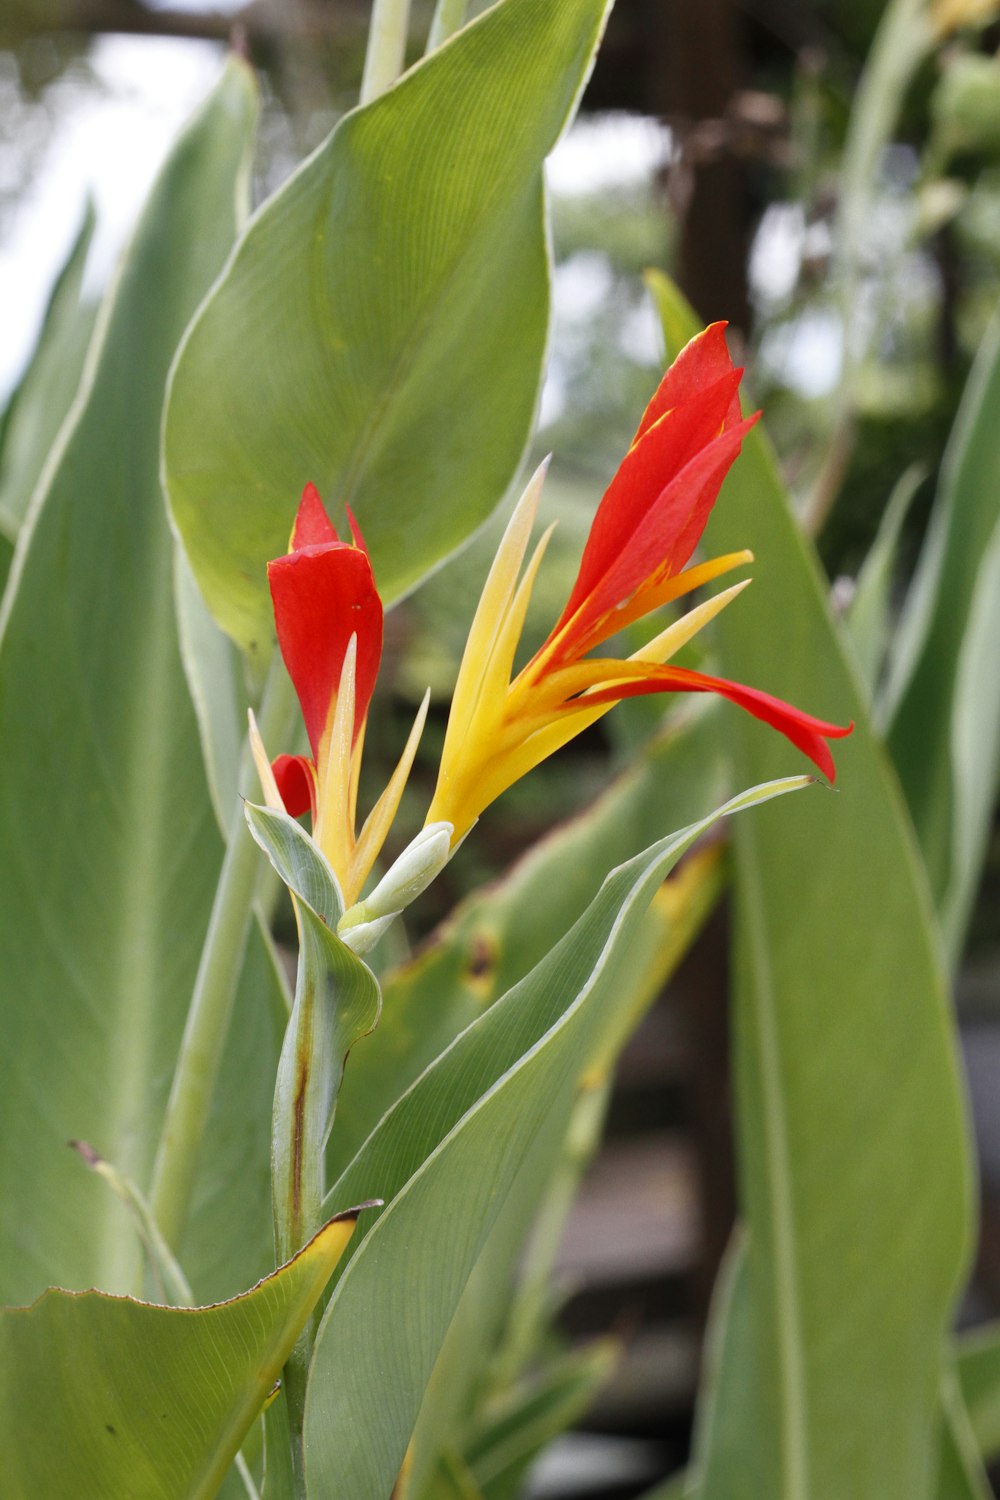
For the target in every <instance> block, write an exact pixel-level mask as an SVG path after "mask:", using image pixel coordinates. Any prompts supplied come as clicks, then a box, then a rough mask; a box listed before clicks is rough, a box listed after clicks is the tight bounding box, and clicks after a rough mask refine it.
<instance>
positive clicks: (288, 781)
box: [271, 755, 316, 818]
mask: <svg viewBox="0 0 1000 1500" xmlns="http://www.w3.org/2000/svg"><path fill="white" fill-rule="evenodd" d="M271 770H272V771H273V772H274V779H275V781H276V782H277V783H278V791H279V792H280V793H281V800H282V802H283V803H284V804H285V811H286V812H287V813H289V814H290V816H291V817H293V818H298V817H301V815H302V814H303V813H304V812H309V811H312V815H313V818H315V816H316V773H315V772H314V770H313V763H312V761H311V760H307V759H306V757H305V756H304V755H279V756H278V758H277V760H274V761H272V762H271Z"/></svg>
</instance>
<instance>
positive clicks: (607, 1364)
mask: <svg viewBox="0 0 1000 1500" xmlns="http://www.w3.org/2000/svg"><path fill="white" fill-rule="evenodd" d="M619 1354H620V1348H619V1345H618V1344H617V1342H615V1341H614V1340H611V1339H603V1340H601V1341H599V1342H598V1343H595V1344H591V1345H588V1346H587V1347H586V1348H584V1349H575V1350H573V1351H571V1352H570V1353H569V1354H565V1355H562V1356H561V1357H560V1358H559V1359H555V1360H552V1361H550V1363H549V1364H548V1366H547V1367H546V1368H544V1369H543V1370H542V1371H541V1372H540V1374H538V1375H537V1376H536V1377H535V1379H534V1380H531V1381H529V1382H526V1383H525V1384H524V1385H523V1386H521V1387H520V1388H518V1389H517V1390H515V1391H514V1392H512V1393H511V1394H510V1395H509V1396H508V1398H507V1399H506V1400H505V1401H504V1402H503V1403H501V1404H498V1406H497V1407H496V1408H495V1409H494V1410H492V1411H490V1412H488V1413H487V1414H486V1418H485V1419H483V1420H481V1421H480V1423H479V1424H478V1430H477V1431H476V1432H475V1433H474V1434H473V1435H471V1437H470V1439H469V1441H468V1444H467V1446H466V1449H465V1459H466V1462H467V1463H468V1465H469V1468H470V1469H471V1470H472V1473H473V1476H474V1477H475V1480H476V1482H477V1484H478V1485H479V1487H480V1489H481V1490H482V1492H483V1496H484V1500H515V1497H516V1496H517V1495H518V1494H520V1492H521V1486H522V1484H523V1482H524V1479H525V1477H526V1475H527V1471H528V1469H529V1468H530V1467H531V1465H532V1464H533V1463H534V1461H535V1459H536V1458H537V1457H538V1455H539V1454H540V1453H541V1452H542V1450H543V1449H544V1448H546V1447H547V1446H548V1444H549V1443H550V1442H552V1440H553V1439H554V1438H556V1437H558V1436H559V1434H560V1433H562V1432H565V1431H566V1429H567V1428H568V1427H571V1426H572V1425H573V1423H574V1422H577V1421H579V1419H580V1418H581V1417H582V1416H583V1415H584V1414H585V1413H586V1412H587V1411H588V1410H589V1408H590V1405H591V1403H592V1402H593V1400H594V1397H595V1396H596V1395H597V1393H598V1391H600V1390H601V1388H602V1387H603V1386H605V1385H606V1384H607V1382H608V1380H609V1378H610V1376H611V1374H612V1372H613V1370H614V1368H615V1365H616V1363H617V1362H618V1358H619Z"/></svg>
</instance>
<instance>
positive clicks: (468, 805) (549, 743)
mask: <svg viewBox="0 0 1000 1500" xmlns="http://www.w3.org/2000/svg"><path fill="white" fill-rule="evenodd" d="M724 330H725V325H724V324H722V323H716V324H713V325H712V326H711V327H710V328H707V329H706V330H705V331H704V332H703V333H701V334H699V335H698V337H697V338H695V339H692V340H691V342H690V343H689V344H688V345H687V347H686V348H685V349H684V350H682V352H681V354H680V355H679V356H678V358H677V359H676V361H675V362H674V364H673V365H672V366H671V367H670V369H669V370H668V371H667V373H666V375H665V376H664V377H663V380H662V382H661V383H660V386H659V388H658V390H657V391H656V393H655V395H654V396H653V399H652V400H651V401H650V403H649V406H648V407H647V408H646V411H645V413H644V415H643V418H642V421H641V422H640V424H639V429H638V431H637V432H636V435H635V438H634V439H633V442H632V446H631V447H630V448H629V451H628V453H627V454H626V455H625V458H624V459H623V461H622V463H621V466H620V467H619V469H618V472H617V473H616V475H615V477H614V478H613V479H612V481H611V484H610V485H609V487H608V489H607V491H606V493H605V495H604V498H603V499H602V501H601V504H600V506H599V507H598V510H597V514H596V515H595V517H594V522H593V525H592V526H591V529H590V535H589V537H588V539H587V544H586V546H585V548H584V553H583V558H582V560H581V563H580V570H579V572H578V574H577V578H576V582H575V584H574V585H573V589H572V591H571V593H570V596H569V599H568V600H567V602H566V607H565V609H564V610H563V612H562V614H561V615H560V617H559V619H558V620H557V621H556V624H555V626H554V627H553V629H552V630H551V632H550V633H549V635H548V637H547V639H546V640H545V641H544V643H543V644H542V645H541V646H540V647H539V649H538V651H536V652H535V655H534V656H533V657H532V658H531V660H530V661H529V662H528V663H527V665H526V666H525V667H524V668H523V669H522V670H521V671H520V672H519V673H518V674H517V675H516V676H514V677H513V678H512V672H513V664H514V656H515V653H516V651H517V647H518V644H519V641H520V637H521V631H522V629H523V626H524V620H525V615H526V612H527V608H528V601H529V598H530V596H531V590H532V586H533V584H534V580H535V576H536V574H537V572H538V568H539V565H540V563H541V560H542V556H543V554H544V551H545V547H546V544H547V542H548V539H549V537H550V535H551V531H552V528H551V527H550V528H549V530H548V531H547V532H546V533H545V535H544V536H543V537H542V539H541V541H540V542H539V544H538V546H537V547H536V549H535V552H534V554H533V556H532V558H531V560H530V562H529V563H528V566H527V568H526V569H525V570H524V573H523V576H521V570H522V565H523V562H524V558H525V555H526V552H527V548H528V542H529V540H530V537H531V530H532V526H533V523H534V519H535V512H536V510H537V506H538V499H539V494H540V491H541V486H542V480H543V478H544V466H543V468H542V469H540V470H539V471H538V473H537V474H536V475H535V476H534V478H533V479H532V481H531V482H530V484H529V485H528V488H527V489H526V491H525V493H524V495H523V496H522V498H521V500H520V502H519V503H518V506H517V508H516V510H515V511H514V514H513V516H512V517H511V521H510V524H509V526H508V527H507V531H506V533H505V535H504V538H503V541H502V542H501V544H500V549H499V551H498V553H497V556H496V559H495V561H494V563H493V567H492V569H491V570H490V574H489V577H488V578H487V580H486V585H485V588H484V590H483V594H482V598H481V599H480V602H479V607H478V609H477V611H476V615H475V619H474V620H473V623H472V628H471V631H470V633H469V639H468V643H467V645H466V648H465V654H464V656H463V658H462V664H461V667H460V668H459V674H458V681H457V683H456V686H455V695H454V699H453V702H452V708H451V714H450V717H449V721H448V729H447V733H446V736H445V744H444V751H443V754H442V758H441V769H440V773H439V777H438V783H437V789H436V791H435V794H434V799H433V802H432V804H431V808H430V811H429V813H428V823H431V822H449V823H451V824H452V825H453V827H454V834H453V839H454V841H455V842H457V841H458V839H460V838H461V837H463V835H464V834H465V833H466V831H467V830H468V829H469V827H470V826H471V825H472V823H474V822H475V820H476V818H477V817H478V816H479V814H480V813H481V812H482V810H483V808H485V807H487V806H488V805H489V804H490V803H491V802H493V801H494V800H495V799H496V798H497V797H498V796H499V795H500V794H501V792H503V791H505V790H506V788H507V787H509V786H511V785H512V783H513V782H515V781H517V780H519V779H520V777H522V776H523V775H525V773H526V772H527V771H529V770H531V769H532V767H534V766H536V765H538V764H539V762H540V761H542V760H544V759H545V758H546V757H547V756H549V755H551V754H552V753H553V751H555V750H558V749H559V748H560V747H561V746H562V745H564V744H566V742H567V741H568V740H571V739H572V738H573V737H574V736H575V735H577V734H579V733H580V732H581V730H583V729H585V728H587V726H588V725H590V724H593V723H594V722H595V720H597V719H599V718H600V717H601V715H602V714H605V713H606V712H607V711H608V709H609V708H611V707H612V705H613V704H615V703H616V702H618V701H619V700H620V699H622V698H627V697H632V696H635V695H636V694H641V693H661V692H666V693H680V692H693V693H717V694H719V695H720V696H721V697H723V698H728V699H729V700H730V702H732V703H736V704H738V705H739V707H741V708H743V709H746V711H747V712H748V713H751V714H753V715H754V717H756V718H758V719H762V720H764V722H765V723H767V724H770V725H772V726H773V727H774V728H775V729H777V730H779V731H780V732H781V733H782V734H784V735H785V736H786V737H787V738H788V739H789V740H791V742H792V743H793V744H794V745H796V746H797V747H798V748H799V749H800V750H802V751H803V752H804V753H805V754H806V755H808V756H809V758H810V759H811V760H812V761H813V762H814V763H815V764H816V765H817V766H818V767H819V769H820V770H821V771H823V772H824V773H825V774H826V775H827V776H829V777H830V779H831V780H832V779H833V777H834V764H833V757H832V755H831V754H830V749H829V746H828V745H827V743H826V741H827V740H828V739H832V738H838V737H840V736H842V735H845V734H848V733H850V727H848V728H842V727H840V726H838V725H836V724H827V723H824V722H823V721H822V720H820V719H815V718H813V717H812V716H811V715H809V714H806V713H803V712H802V711H801V710H800V709H797V708H793V707H792V706H791V705H790V704H788V703H783V702H782V701H781V700H780V699H778V698H773V697H771V696H770V694H768V693H763V692H760V691H759V690H758V689H756V688H750V687H744V686H742V685H741V684H740V683H735V682H728V681H726V680H725V679H724V678H720V677H710V676H707V675H706V674H705V673H702V672H696V671H692V670H690V669H688V668H685V667H671V666H667V665H666V663H667V662H668V661H669V659H670V657H671V656H673V655H674V653H675V652H676V651H678V650H679V649H680V647H681V646H683V645H684V644H685V643H686V642H687V641H689V640H690V639H691V637H692V636H694V635H695V634H696V633H697V632H698V631H699V630H700V629H701V628H702V626H703V625H705V624H707V622H708V621H709V620H710V619H712V617H713V616H714V615H717V614H718V613H719V611H720V610H722V609H724V608H725V607H726V605H727V604H729V603H731V602H732V600H733V599H734V598H735V597H736V595H737V594H738V593H740V592H741V590H742V589H744V588H745V587H746V584H747V583H748V582H749V580H744V581H743V582H742V583H737V584H735V585H733V586H732V587H730V588H728V589H725V590H723V591H722V592H721V593H718V594H716V595H714V596H713V597H712V598H709V599H707V600H705V601H704V602H703V603H701V604H698V605H697V606H696V607H695V608H693V609H691V610H689V611H688V613H687V614H685V615H683V616H682V617H681V618H680V619H678V620H676V621H675V622H674V623H673V624H671V625H669V626H668V627H667V628H666V629H665V630H664V631H662V632H661V633H660V634H659V635H658V636H656V637H655V639H654V640H652V641H650V643H649V644H648V645H647V646H644V647H643V648H642V649H641V650H640V651H637V652H635V654H634V655H632V656H630V657H629V658H628V659H627V660H625V661H622V660H618V659H615V658H609V657H593V656H589V655H588V653H589V652H591V651H593V649H594V648H595V647H597V646H600V645H601V644H602V642H604V641H606V640H607V639H608V638H609V637H610V636H612V635H614V634H616V633H617V632H618V631H620V630H622V629H623V628H624V627H625V626H626V625H629V624H631V623H632V622H633V621H635V620H639V619H641V618H643V617H644V616H645V615H647V614H649V613H650V612H651V611H652V610H655V609H658V608H659V607H660V606H661V605H664V604H669V603H671V602H672V601H673V600H675V599H678V598H680V597H682V596H683V595H685V594H689V593H691V592H692V591H693V590H694V589H697V588H699V587H700V586H701V585H703V584H706V583H709V582H711V581H712V580H713V579H715V578H718V577H719V576H721V575H722V574H724V573H728V572H730V571H731V570H732V569H734V568H736V567H739V566H740V565H742V564H744V563H748V562H751V561H752V560H753V558H752V554H751V553H749V552H746V551H743V552H733V553H729V554H727V555H726V556H724V557H717V558H713V559H712V560H710V561H707V562H702V563H698V564H695V565H694V566H689V563H690V559H691V556H692V554H693V552H694V550H695V548H696V547H697V545H698V542H699V540H700V539H701V535H702V532H703V531H704V528H705V525H706V523H707V521H708V517H709V514H710V512H711V509H712V506H713V505H714V503H715V500H716V498H717V496H718V493H719V489H720V487H721V485H722V481H723V479H724V478H725V476H726V474H727V472H728V470H729V468H730V465H731V464H732V463H733V461H734V459H735V458H736V456H737V454H738V453H739V451H740V445H741V443H742V441H743V438H744V436H745V434H746V433H747V432H748V431H749V429H750V428H751V427H752V426H753V424H754V422H755V421H756V420H757V418H756V417H750V418H747V419H743V418H742V416H741V414H740V406H739V397H738V394H737V392H738V387H739V382H740V377H741V375H742V373H743V372H742V370H740V369H735V368H734V367H733V364H732V361H731V359H730V357H729V352H728V350H727V348H726V341H725V332H724Z"/></svg>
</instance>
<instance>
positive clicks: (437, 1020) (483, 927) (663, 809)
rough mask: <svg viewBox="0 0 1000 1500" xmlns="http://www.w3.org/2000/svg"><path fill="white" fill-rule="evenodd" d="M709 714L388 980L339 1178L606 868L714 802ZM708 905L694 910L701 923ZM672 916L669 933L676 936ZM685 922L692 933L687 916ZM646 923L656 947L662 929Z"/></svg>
mask: <svg viewBox="0 0 1000 1500" xmlns="http://www.w3.org/2000/svg"><path fill="white" fill-rule="evenodd" d="M708 707H709V712H707V713H706V712H700V711H695V712H690V713H686V714H684V715H683V716H682V717H680V718H679V719H678V720H677V721H676V722H673V723H671V725H670V726H669V727H668V728H667V729H666V730H665V731H664V733H663V734H662V735H661V736H660V737H658V738H657V739H656V740H654V741H652V742H651V743H650V744H649V745H648V746H647V747H646V748H645V749H644V750H643V751H642V753H641V754H640V755H639V756H638V757H637V759H636V761H635V762H634V764H633V766H632V767H631V768H630V769H629V770H627V771H625V772H623V773H622V774H621V775H620V776H619V777H618V778H617V779H616V780H615V781H614V782H613V783H612V785H611V786H610V788H609V789H608V791H607V792H606V793H605V794H604V795H603V796H602V797H601V798H599V799H598V801H597V802H596V803H595V804H594V805H593V806H592V807H591V808H589V809H588V810H587V811H585V812H583V813H581V814H580V815H579V816H577V817H575V818H573V819H571V820H570V821H569V822H568V823H567V824H565V825H564V826H563V827H562V828H560V829H558V830H556V831H555V832H554V833H553V834H550V835H549V836H548V837H547V838H546V839H544V840H543V841H542V842H541V843H539V844H538V845H536V846H535V848H534V849H533V850H532V851H531V853H530V854H528V855H527V856H526V857H525V858H524V859H523V860H521V861H520V862H519V863H518V864H517V865H516V866H515V867H514V869H513V870H512V871H511V872H510V874H509V875H507V876H506V877H505V878H504V880H503V881H501V882H500V883H499V885H496V886H494V887H492V888H491V889H489V890H486V891H483V892H477V893H476V894H475V895H473V896H471V897H470V898H469V899H468V900H466V901H464V902H463V903H462V904H461V905H460V906H459V907H458V908H457V909H456V911H455V912H454V913H453V914H452V916H451V917H450V918H449V919H448V920H447V922H446V923H445V924H444V926H443V927H442V928H441V929H440V931H439V932H438V933H437V934H436V935H435V936H434V938H433V939H432V940H431V942H430V943H429V944H428V945H427V946H426V947H425V948H424V949H423V951H422V952H421V954H420V956H419V957H418V958H417V959H415V960H414V961H413V962H411V963H408V964H405V965H404V966H403V967H402V968H400V969H398V970H396V971H394V972H392V973H390V974H389V975H388V976H387V977H386V979H385V981H384V985H383V989H384V993H385V1005H384V1009H383V1015H382V1020H381V1023H380V1025H379V1028H378V1030H377V1031H376V1032H375V1033H374V1034H373V1035H372V1036H370V1037H368V1038H367V1039H366V1041H365V1044H364V1046H363V1047H359V1048H358V1049H357V1051H356V1052H355V1053H354V1055H353V1056H352V1058H351V1065H350V1067H349V1068H348V1069H347V1072H346V1074H345V1077H344V1087H343V1090H342V1093H341V1099H340V1104H339V1106H338V1116H337V1129H336V1131H335V1132H334V1137H333V1141H332V1157H331V1164H332V1166H333V1167H334V1169H335V1170H338V1171H339V1170H340V1169H341V1168H342V1167H343V1166H344V1165H345V1164H346V1163H347V1161H349V1160H350V1158H351V1156H353V1154H354V1152H355V1151H356V1150H357V1149H358V1147H359V1146H360V1145H361V1143H362V1142H363V1141H364V1140H365V1138H366V1137H367V1136H368V1134H369V1133H370V1132H371V1131H372V1130H373V1129H374V1127H375V1125H376V1124H377V1122H378V1120H379V1119H380V1118H381V1116H382V1115H383V1114H384V1112H385V1111H386V1110H387V1109H388V1108H389V1106H390V1105H391V1104H393V1103H395V1101H396V1099H397V1098H398V1097H399V1095H400V1094H401V1093H402V1092H403V1090H404V1089H405V1088H406V1087H407V1086H408V1085H409V1084H410V1083H412V1081H413V1080H414V1079H415V1078H416V1077H417V1075H418V1074H419V1073H421V1072H422V1071H423V1069H424V1068H425V1067H427V1066H428V1064H429V1063H431V1062H432V1061H433V1060H434V1058H435V1057H437V1056H438V1054H439V1053H440V1052H441V1051H443V1049H444V1048H445V1047H446V1046H447V1045H448V1043H449V1042H450V1041H451V1040H452V1039H453V1037H455V1036H456V1035H457V1033H458V1032H459V1031H461V1030H462V1029H463V1028H464V1027H465V1026H467V1025H468V1024H469V1022H470V1021H473V1020H474V1019H475V1018H476V1017H477V1016H478V1015H480V1014H481V1013H482V1011H483V1010H485V1009H486V1008H487V1007H488V1006H489V1005H491V1004H492V1003H493V1001H494V1000H496V999H497V998H498V997H499V996H500V995H502V994H504V993H505V992H506V991H507V990H508V989H509V988H510V987H511V985H513V984H515V983H516V982H517V981H518V980H519V979H522V978H523V977H524V975H525V974H526V973H527V972H528V970H529V969H531V968H533V967H534V965H535V964H536V963H538V962H539V960H540V959H541V958H542V957H543V956H544V955H545V953H546V952H547V951H548V949H549V947H550V946H551V943H552V935H553V933H558V932H565V931H566V930H567V929H568V928H569V927H570V926H571V925H572V923H573V922H575V921H576V919H577V918H578V917H579V916H580V914H581V913H582V912H583V911H584V910H585V908H586V906H587V904H588V903H589V902H590V901H591V900H592V899H593V897H594V896H595V895H596V893H597V890H598V888H599V886H600V884H601V880H602V879H603V874H604V872H605V871H606V870H609V869H611V868H612V867H613V866H614V865H616V864H620V863H621V862H622V861H623V860H626V859H630V858H631V857H632V856H633V855H634V854H637V853H638V852H639V851H640V850H641V849H643V848H644V847H645V845H646V842H647V840H648V838H649V835H650V833H651V832H655V831H657V830H658V829H666V828H678V827H681V826H682V825H684V824H686V823H689V822H691V821H693V820H694V819H695V818H697V817H699V816H700V815H701V814H703V813H704V811H705V809H706V808H707V807H712V806H713V805H716V804H717V803H718V802H719V801H720V800H721V798H722V797H723V796H724V795H725V792H726V789H727V787H726V775H725V766H724V762H723V759H722V757H721V755H720V752H719V740H718V733H717V731H716V730H715V729H714V728H713V725H712V722H711V719H712V713H711V706H708ZM458 858H459V859H461V858H462V855H461V853H459V855H458ZM713 899H714V896H709V897H708V898H707V899H706V902H705V903H704V904H703V905H702V906H701V908H700V911H701V917H702V918H703V917H704V916H705V915H707V910H708V909H710V905H711V901H712V900H713ZM679 915H680V914H679V913H675V914H674V916H675V920H674V928H675V931H680V930H681V929H683V928H684V923H683V922H681V921H679V920H678V918H679ZM689 915H690V916H691V918H692V926H693V928H694V930H695V931H696V930H697V926H698V925H699V922H698V911H697V910H696V909H695V907H691V909H690V912H689ZM650 920H651V921H652V922H653V927H654V929H655V933H654V937H653V940H654V941H655V938H656V936H659V935H661V934H662V928H661V926H660V924H659V923H658V922H657V921H656V919H655V918H652V919H650ZM686 936H687V938H688V940H690V938H691V937H693V931H692V930H690V929H687V930H686ZM667 956H668V957H669V955H667ZM678 956H679V955H678Z"/></svg>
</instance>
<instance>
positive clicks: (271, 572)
mask: <svg viewBox="0 0 1000 1500" xmlns="http://www.w3.org/2000/svg"><path fill="white" fill-rule="evenodd" d="M267 577H268V582H269V584H270V585H271V599H272V602H273V604H274V618H275V623H276V624H277V627H278V645H279V646H280V647H281V654H282V657H283V658H284V661H285V666H286V667H287V668H288V673H289V676H290V677H291V679H292V682H293V683H294V684H295V691H296V693H297V694H298V698H299V703H300V704H301V706H302V717H303V718H304V719H305V723H306V730H307V732H308V735H309V743H310V745H311V746H312V751H313V756H314V757H315V756H316V755H318V753H319V742H320V739H321V737H322V734H323V731H324V729H325V728H326V724H327V719H328V717H329V713H330V706H331V704H332V703H333V701H334V699H335V697H336V694H337V689H338V687H339V686H340V673H341V669H342V667H343V665H344V655H345V653H346V651H347V647H348V644H349V643H350V639H351V636H352V635H356V636H357V638H358V661H357V677H356V684H357V685H356V696H355V713H354V736H355V739H356V738H357V736H358V733H359V732H360V729H361V725H362V724H363V723H364V720H365V715H366V714H367V712H368V704H369V702H370V701H371V695H372V691H373V689H374V687H375V678H376V676H377V675H378V668H379V661H380V660H381V656H382V601H381V600H380V599H379V596H378V593H377V592H376V589H375V580H374V578H373V577H372V568H371V563H370V562H369V561H368V557H367V554H366V553H364V552H362V551H360V550H359V548H357V547H350V546H348V545H347V544H346V543H344V542H328V543H327V544H326V545H324V546H309V547H302V548H300V549H299V550H298V551H295V552H289V553H287V554H286V556H284V557H279V558H277V559H276V560H275V561H274V562H270V563H268V565H267Z"/></svg>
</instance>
